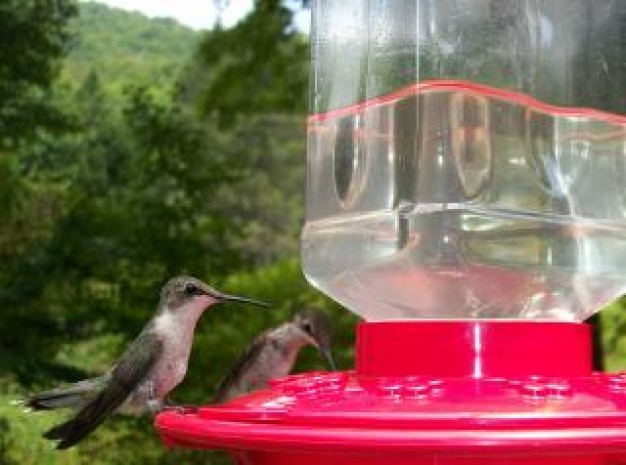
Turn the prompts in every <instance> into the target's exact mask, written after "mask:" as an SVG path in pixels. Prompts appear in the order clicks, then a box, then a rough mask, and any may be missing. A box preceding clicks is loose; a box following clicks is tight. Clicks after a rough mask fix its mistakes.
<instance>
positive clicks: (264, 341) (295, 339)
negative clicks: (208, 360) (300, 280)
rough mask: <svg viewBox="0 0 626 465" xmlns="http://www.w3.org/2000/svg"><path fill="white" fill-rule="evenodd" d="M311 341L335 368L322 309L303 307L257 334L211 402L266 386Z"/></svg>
mask: <svg viewBox="0 0 626 465" xmlns="http://www.w3.org/2000/svg"><path fill="white" fill-rule="evenodd" d="M309 344H310V345H313V346H315V347H317V349H318V350H319V351H320V352H321V353H322V355H323V356H324V357H325V358H326V360H327V361H328V364H329V365H330V367H331V368H332V369H333V370H335V369H336V367H335V363H334V361H333V358H332V355H331V350H330V347H331V324H330V319H329V318H328V315H326V313H323V312H321V311H319V310H306V311H302V312H299V313H297V314H296V316H295V317H294V318H293V320H292V321H289V322H287V323H284V324H282V325H281V326H278V327H277V328H272V329H268V330H266V331H264V332H263V333H261V334H260V335H258V336H257V337H256V338H255V339H254V341H253V342H252V344H250V346H248V348H247V349H246V350H245V351H244V352H243V354H242V355H241V357H240V358H239V359H238V360H237V361H236V362H235V364H234V366H233V368H232V370H231V371H230V372H229V373H228V375H226V377H225V378H224V379H223V380H222V381H221V383H220V385H219V387H218V389H217V394H216V395H215V397H214V398H213V402H214V403H222V402H226V401H228V400H230V399H232V398H234V397H237V396H238V395H241V394H244V393H246V392H250V391H253V390H257V389H262V388H264V387H265V386H267V383H268V382H269V381H270V380H271V379H274V378H281V377H283V376H286V375H288V374H289V372H290V371H291V369H292V368H293V365H294V363H295V361H296V358H297V356H298V352H300V349H301V348H302V347H304V346H306V345H309Z"/></svg>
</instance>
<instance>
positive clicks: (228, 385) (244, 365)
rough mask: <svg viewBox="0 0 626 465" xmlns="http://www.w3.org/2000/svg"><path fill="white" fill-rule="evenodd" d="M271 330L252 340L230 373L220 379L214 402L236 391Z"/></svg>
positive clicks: (226, 397) (217, 402)
mask: <svg viewBox="0 0 626 465" xmlns="http://www.w3.org/2000/svg"><path fill="white" fill-rule="evenodd" d="M269 332H270V331H269V330H268V331H265V332H263V333H261V334H260V335H259V336H257V337H256V338H255V339H254V341H252V344H250V345H249V346H248V347H246V349H245V350H244V351H243V353H242V354H241V355H240V356H239V358H238V359H237V361H236V362H235V364H234V365H233V367H232V368H231V370H230V371H229V372H228V374H227V375H226V376H225V377H224V378H222V380H221V381H220V384H219V386H218V388H217V392H216V394H215V396H214V397H213V403H216V404H219V403H222V402H225V401H227V400H229V398H230V397H231V396H232V395H233V394H235V393H236V390H237V388H238V382H239V381H240V380H241V379H242V377H243V375H244V374H245V373H246V372H247V371H248V370H249V369H250V367H251V366H253V365H254V363H255V362H256V361H257V360H258V358H259V356H260V355H261V352H262V351H263V346H264V344H265V342H266V339H267V335H268V334H269Z"/></svg>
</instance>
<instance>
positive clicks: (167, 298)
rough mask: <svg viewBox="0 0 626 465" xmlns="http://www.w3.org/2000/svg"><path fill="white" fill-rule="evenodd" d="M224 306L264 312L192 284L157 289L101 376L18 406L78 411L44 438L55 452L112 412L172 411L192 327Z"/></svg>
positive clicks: (185, 280) (179, 281)
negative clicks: (153, 303)
mask: <svg viewBox="0 0 626 465" xmlns="http://www.w3.org/2000/svg"><path fill="white" fill-rule="evenodd" d="M226 301H237V302H245V303H249V304H254V305H261V306H267V304H265V303H263V302H258V301H256V300H251V299H246V298H243V297H237V296H232V295H227V294H222V293H221V292H218V291H216V290H215V289H213V288H211V287H209V286H207V285H206V284H205V283H203V282H202V281H200V280H198V279H196V278H191V277H177V278H172V279H170V280H169V281H168V282H167V283H166V284H165V286H163V289H162V291H161V300H160V301H159V305H158V307H157V310H156V314H155V316H154V317H153V318H152V319H151V320H150V321H149V322H148V324H146V326H145V327H144V328H143V330H142V331H141V333H140V334H139V336H138V337H137V339H135V340H134V341H133V342H132V343H131V344H130V345H129V346H128V348H127V349H126V351H125V352H124V354H123V355H122V357H121V358H120V359H119V360H118V361H117V363H116V364H115V365H114V366H113V367H112V368H111V369H110V370H109V371H108V372H107V373H106V374H105V375H103V376H100V377H97V378H92V379H87V380H83V381H80V382H78V383H76V384H73V385H70V386H68V387H65V388H60V389H54V390H52V391H47V392H43V393H40V394H35V395H32V396H30V397H29V398H27V399H25V401H24V404H25V405H26V406H27V407H30V408H32V409H34V410H50V409H56V408H63V407H72V408H75V409H77V410H78V412H77V413H76V415H75V416H74V417H73V418H71V419H70V420H68V421H66V422H64V423H61V424H60V425H58V426H55V427H53V428H52V429H50V430H49V431H47V432H46V433H45V434H44V437H45V438H47V439H51V440H59V441H60V442H59V443H58V444H57V449H66V448H68V447H70V446H72V445H74V444H76V443H77V442H78V441H80V440H81V439H83V438H84V437H85V436H87V435H88V434H89V433H91V432H92V431H93V430H95V429H96V428H97V427H98V426H99V425H100V424H101V423H102V422H103V421H104V420H106V419H107V418H108V417H109V416H110V415H111V414H113V413H114V412H121V413H131V414H141V413H156V412H158V411H160V410H161V409H163V408H164V407H165V408H166V407H170V406H171V407H173V408H175V406H174V405H172V404H170V403H169V401H168V399H167V396H168V394H169V392H170V391H171V390H172V389H174V388H175V387H176V386H177V385H178V384H179V383H180V382H181V381H182V380H183V378H184V377H185V373H186V371H187V362H188V360H189V353H190V351H191V345H192V341H193V335H194V330H195V326H196V323H197V321H198V319H199V318H200V315H202V313H203V312H204V311H205V310H206V309H207V308H209V307H211V306H213V305H215V304H218V303H220V302H226Z"/></svg>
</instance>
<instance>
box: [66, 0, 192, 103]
mask: <svg viewBox="0 0 626 465" xmlns="http://www.w3.org/2000/svg"><path fill="white" fill-rule="evenodd" d="M79 11H80V13H79V16H78V18H76V19H75V20H74V22H73V29H74V31H75V40H74V43H73V45H72V48H71V51H70V54H69V56H68V57H67V59H66V62H65V66H64V69H63V72H62V75H61V78H62V82H64V83H66V84H69V85H70V86H80V85H81V84H82V82H83V81H84V79H85V77H86V76H87V75H88V74H89V73H90V72H91V71H92V70H93V71H95V72H96V73H97V74H98V77H99V80H100V83H101V84H102V85H103V86H104V88H105V89H106V90H107V91H109V92H110V93H112V94H113V95H120V92H121V91H122V90H123V89H124V88H125V87H126V86H128V85H130V84H145V85H149V86H151V87H154V88H156V89H158V90H159V91H163V92H166V91H168V90H169V89H170V87H171V85H172V83H173V82H174V81H175V80H176V78H177V77H178V76H179V73H180V71H181V69H182V67H183V66H184V65H185V64H187V62H188V60H189V58H190V57H191V55H192V53H193V51H194V48H195V44H196V41H197V40H198V39H199V37H200V33H199V32H196V31H194V30H193V29H190V28H188V27H186V26H183V25H181V24H180V23H178V22H176V21H175V20H172V19H151V18H148V17H146V16H144V15H142V14H141V13H137V12H128V11H124V10H121V9H117V8H110V7H108V6H106V5H104V4H99V3H92V2H87V3H82V2H81V3H80V4H79Z"/></svg>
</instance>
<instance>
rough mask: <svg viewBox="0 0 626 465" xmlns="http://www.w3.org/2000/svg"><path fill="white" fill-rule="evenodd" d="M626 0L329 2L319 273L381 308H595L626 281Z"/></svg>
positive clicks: (317, 75) (313, 147) (436, 311)
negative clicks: (625, 53)
mask: <svg viewBox="0 0 626 465" xmlns="http://www.w3.org/2000/svg"><path fill="white" fill-rule="evenodd" d="M398 5H400V4H398ZM623 6H624V4H623V2H622V3H620V2H619V1H599V2H588V1H586V0H584V1H583V0H581V1H571V0H568V1H550V2H542V3H538V2H530V1H523V2H490V1H487V0H474V1H451V0H450V1H448V0H446V1H438V2H431V1H426V0H424V1H415V2H404V3H402V5H401V7H394V6H391V5H389V4H387V3H385V2H369V1H360V2H358V1H352V2H345V3H344V2H332V1H324V0H320V1H318V2H317V4H316V8H315V9H314V11H315V16H314V31H313V32H314V35H313V37H314V41H313V68H312V71H313V73H312V76H313V83H312V102H311V104H312V108H313V114H312V115H311V116H310V117H309V122H308V137H309V141H308V144H309V145H308V185H307V216H306V225H305V228H304V232H303V238H302V256H303V263H304V269H305V273H306V276H307V278H308V279H309V280H310V282H311V283H312V284H314V285H315V286H316V287H318V288H319V289H321V290H322V291H324V292H325V293H327V294H328V295H330V296H331V297H333V298H334V299H336V300H337V301H339V302H340V303H342V304H343V305H345V306H347V307H348V308H350V309H351V310H353V311H355V312H357V313H359V314H360V315H362V316H363V317H365V319H366V320H369V321H376V320H390V319H414V318H433V319H451V318H462V319H464V318H489V319H493V318H498V319H533V320H541V319H549V320H561V321H581V320H583V319H585V318H587V317H588V316H590V315H591V314H593V313H594V312H595V311H597V310H598V309H599V308H600V307H601V305H602V304H604V303H607V302H608V301H610V300H612V299H614V298H615V297H617V296H619V295H620V294H622V293H623V292H624V291H626V266H624V265H625V264H626V117H625V116H624V113H625V112H626V103H625V101H626V98H625V95H624V94H625V89H626V77H625V74H626V72H625V71H624V66H623V58H622V55H621V52H620V47H622V46H623V45H624V43H623V33H622V34H621V35H620V31H623V24H624V22H625V21H626V8H623ZM348 18H350V20H348ZM620 37H622V39H620Z"/></svg>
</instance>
